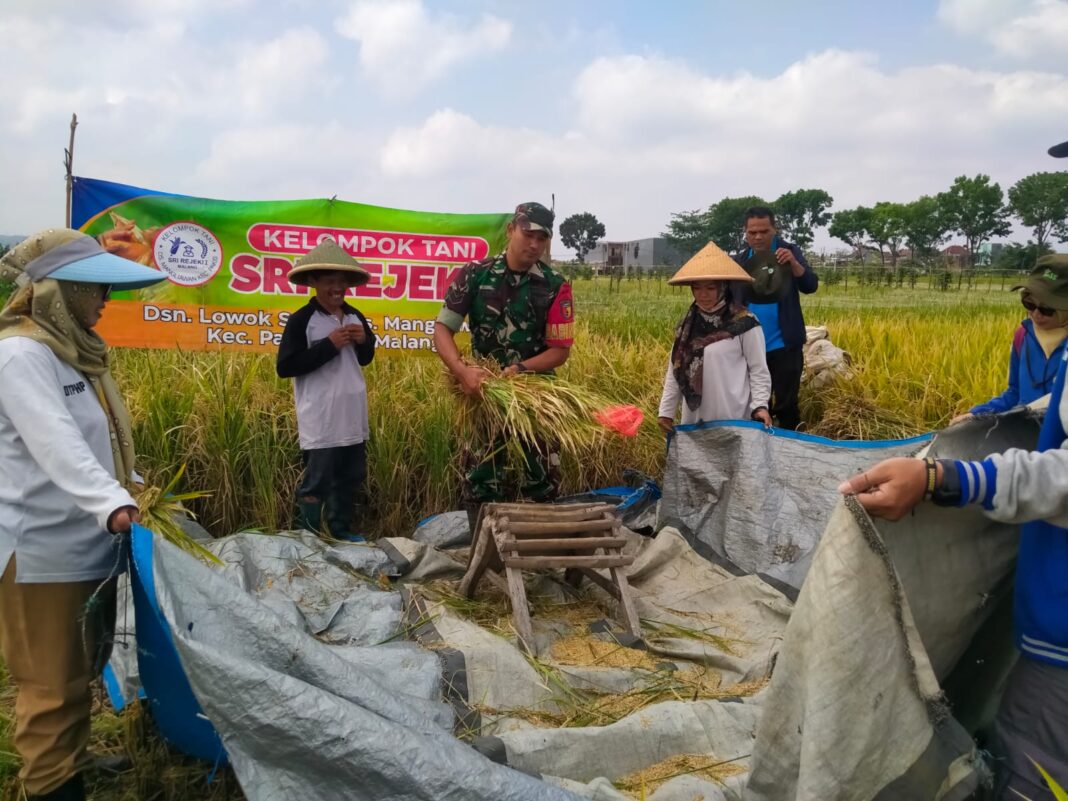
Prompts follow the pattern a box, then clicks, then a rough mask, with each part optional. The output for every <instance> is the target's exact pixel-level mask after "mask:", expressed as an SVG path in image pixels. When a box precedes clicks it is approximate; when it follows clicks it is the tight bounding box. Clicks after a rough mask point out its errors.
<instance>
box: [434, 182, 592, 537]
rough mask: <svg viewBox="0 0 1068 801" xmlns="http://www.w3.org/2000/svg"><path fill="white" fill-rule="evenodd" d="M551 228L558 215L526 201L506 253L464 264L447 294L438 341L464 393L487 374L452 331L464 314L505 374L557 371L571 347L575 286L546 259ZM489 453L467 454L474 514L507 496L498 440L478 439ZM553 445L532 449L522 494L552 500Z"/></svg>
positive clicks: (468, 499) (478, 348)
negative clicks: (464, 354)
mask: <svg viewBox="0 0 1068 801" xmlns="http://www.w3.org/2000/svg"><path fill="white" fill-rule="evenodd" d="M552 230H553V212H551V211H550V210H549V209H547V208H545V206H543V205H541V204H540V203H522V204H520V205H519V206H517V207H516V210H515V216H514V217H513V218H512V221H511V222H510V223H509V224H508V246H507V249H506V250H505V252H504V253H501V254H500V255H498V256H491V257H490V258H487V259H483V260H482V261H475V262H471V263H469V264H466V265H464V267H463V268H462V269H461V270H460V271H459V272H458V273H457V275H456V277H455V278H454V279H453V281H452V284H451V285H450V286H449V289H448V291H447V292H446V294H445V305H444V306H443V307H442V309H441V312H440V313H439V314H438V317H437V323H438V324H437V326H435V329H434V344H435V346H436V348H437V351H438V355H439V356H440V357H441V360H442V361H443V362H445V365H446V366H447V367H448V368H449V370H450V371H452V373H453V375H455V376H456V379H457V380H458V381H459V383H460V387H461V388H462V389H463V391H464V392H465V393H467V394H469V395H474V394H477V393H478V392H480V391H481V390H480V387H481V384H482V381H483V379H484V378H485V377H486V376H487V375H488V373H487V372H486V371H485V370H483V369H481V368H479V367H475V366H472V365H469V364H465V363H464V361H463V359H462V358H461V356H460V351H459V349H458V348H457V346H456V341H455V338H454V335H455V333H456V332H457V331H459V330H460V327H461V325H462V324H463V321H464V317H467V318H468V321H469V327H470V329H471V350H472V351H473V353H474V355H475V356H479V357H482V358H490V359H493V360H494V361H495V362H497V364H499V365H500V366H501V367H503V368H505V369H504V374H505V375H515V374H516V373H523V372H539V373H552V371H553V369H554V368H556V367H559V366H560V365H561V364H563V363H564V362H565V361H567V357H568V355H569V353H570V350H571V343H572V341H573V340H572V328H573V323H574V306H573V301H572V297H571V285H570V284H568V283H567V281H565V280H564V277H563V276H562V275H560V273H558V272H556V271H555V270H553V269H552V268H551V267H549V265H548V264H546V263H545V262H544V261H543V260H542V257H543V255H544V254H545V252H546V250H547V245H548V243H549V239H550V237H551V236H552ZM480 445H482V446H483V448H484V450H482V451H481V452H480V453H477V454H476V453H474V452H471V451H470V450H469V452H468V453H467V454H465V459H464V461H465V468H466V481H465V485H464V503H465V506H466V507H467V509H468V512H469V514H471V516H472V517H474V516H475V514H477V509H478V506H479V505H481V504H483V503H488V502H492V501H501V500H504V498H505V490H504V486H503V482H502V479H503V476H502V475H501V473H502V469H501V468H502V464H501V459H500V454H499V452H500V447H499V445H500V443H480ZM550 450H551V449H550V448H547V447H545V448H541V449H532V450H530V451H528V452H527V458H526V469H525V470H524V473H525V475H524V476H523V483H522V486H521V487H520V493H521V494H522V496H523V497H524V498H528V499H530V500H534V501H550V500H552V499H553V498H555V497H556V494H557V490H558V485H557V476H556V470H555V465H556V463H558V461H559V458H558V456H557V454H555V453H550Z"/></svg>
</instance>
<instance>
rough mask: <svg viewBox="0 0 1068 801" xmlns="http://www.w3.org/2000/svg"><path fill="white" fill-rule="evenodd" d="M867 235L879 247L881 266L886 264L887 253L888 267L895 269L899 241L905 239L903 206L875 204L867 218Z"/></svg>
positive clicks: (899, 246)
mask: <svg viewBox="0 0 1068 801" xmlns="http://www.w3.org/2000/svg"><path fill="white" fill-rule="evenodd" d="M867 233H868V237H869V238H870V239H871V241H872V242H874V243H875V244H877V245H878V246H879V257H880V258H881V259H882V262H883V264H884V265H885V264H886V256H885V252H888V253H889V254H890V267H891V268H893V267H895V266H896V265H897V256H898V253H899V252H900V251H901V241H902V240H903V239H904V238H905V205H904V204H903V203H887V202H886V201H882V202H880V203H876V204H875V205H874V206H873V207H872V210H871V215H869V217H868V224H867ZM884 249H885V252H884Z"/></svg>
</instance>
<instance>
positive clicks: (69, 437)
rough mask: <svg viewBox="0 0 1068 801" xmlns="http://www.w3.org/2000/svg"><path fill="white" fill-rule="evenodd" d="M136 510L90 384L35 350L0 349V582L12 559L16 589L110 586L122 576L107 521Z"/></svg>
mask: <svg viewBox="0 0 1068 801" xmlns="http://www.w3.org/2000/svg"><path fill="white" fill-rule="evenodd" d="M134 505H135V504H134V500H133V498H132V497H130V494H129V493H128V492H127V491H126V490H125V489H124V488H123V487H122V486H121V485H120V484H119V482H118V481H116V480H115V467H114V458H113V457H112V454H111V432H110V429H109V428H108V423H107V418H106V416H105V414H104V410H103V407H101V405H100V400H99V399H98V398H97V395H96V392H95V391H94V390H93V388H92V386H91V385H90V384H89V381H88V379H86V377H85V376H84V375H83V374H82V373H80V372H78V371H77V370H75V369H74V368H73V367H71V366H70V365H68V364H66V363H65V362H62V361H60V360H59V359H58V358H56V355H55V354H54V353H53V352H52V350H51V349H50V348H48V347H47V346H46V345H43V344H41V343H40V342H37V341H35V340H32V339H29V338H27V337H10V338H8V339H0V573H2V572H3V571H4V570H6V569H7V565H8V562H9V561H10V559H11V556H12V555H14V556H15V557H16V559H15V565H16V570H17V573H16V580H17V581H19V582H25V583H53V582H73V581H90V580H94V579H102V578H105V577H107V576H108V575H110V574H111V573H112V572H115V571H116V570H117V569H121V567H119V568H116V564H117V557H118V551H117V548H116V542H115V538H114V537H113V536H112V535H111V534H109V533H108V532H107V521H108V517H109V516H110V515H111V513H112V512H113V511H115V510H116V509H118V508H119V507H121V506H134Z"/></svg>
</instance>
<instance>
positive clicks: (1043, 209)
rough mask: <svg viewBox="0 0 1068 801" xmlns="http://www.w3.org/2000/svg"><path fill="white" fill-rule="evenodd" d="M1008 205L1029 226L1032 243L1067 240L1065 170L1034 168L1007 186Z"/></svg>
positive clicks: (1066, 177) (1067, 213)
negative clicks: (1034, 171) (1033, 235)
mask: <svg viewBox="0 0 1068 801" xmlns="http://www.w3.org/2000/svg"><path fill="white" fill-rule="evenodd" d="M1009 207H1010V208H1011V209H1012V213H1013V214H1015V215H1016V216H1017V217H1019V218H1020V222H1022V223H1023V224H1024V225H1026V226H1027V227H1028V228H1031V229H1032V230H1033V231H1034V234H1035V244H1036V245H1037V246H1038V247H1040V248H1041V247H1042V246H1043V245H1045V244H1046V242H1047V240H1049V239H1050V238H1051V237H1056V238H1057V239H1059V240H1061V241H1062V242H1063V241H1065V240H1068V172H1036V173H1035V174H1033V175H1028V176H1027V177H1026V178H1021V179H1020V180H1019V181H1017V182H1016V183H1015V184H1014V185H1013V186H1012V187H1011V188H1010V189H1009Z"/></svg>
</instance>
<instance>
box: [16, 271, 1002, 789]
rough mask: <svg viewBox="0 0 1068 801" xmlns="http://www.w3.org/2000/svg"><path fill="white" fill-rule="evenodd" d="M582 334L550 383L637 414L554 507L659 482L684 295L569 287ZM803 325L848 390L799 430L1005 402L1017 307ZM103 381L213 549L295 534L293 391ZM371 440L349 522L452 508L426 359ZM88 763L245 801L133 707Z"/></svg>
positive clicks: (184, 360) (259, 369) (450, 425)
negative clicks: (119, 394)
mask: <svg viewBox="0 0 1068 801" xmlns="http://www.w3.org/2000/svg"><path fill="white" fill-rule="evenodd" d="M575 292H576V306H577V314H578V320H579V324H578V336H577V341H576V346H575V348H574V350H573V353H572V357H571V359H570V361H569V362H568V363H567V364H566V365H565V366H564V367H563V368H562V369H561V370H560V371H559V372H560V374H561V376H562V377H564V378H566V379H567V380H568V381H570V382H573V383H575V384H581V385H584V386H586V387H588V388H589V389H590V390H592V391H593V392H596V393H597V394H598V395H600V396H603V397H605V398H608V399H610V400H611V401H613V402H615V403H628V404H634V405H636V406H638V407H639V408H641V409H643V410H644V411H645V413H646V420H645V422H644V423H643V425H642V427H641V429H640V431H639V433H638V435H637V436H636V437H633V438H629V439H624V438H619V437H609V438H605V439H604V440H603V441H602V442H601V443H600V444H599V445H596V446H592V447H590V448H589V449H588V450H587V451H586V452H583V453H570V454H564V461H563V478H564V491H565V492H578V491H581V490H584V489H588V488H591V487H597V486H605V485H613V484H618V483H620V480H621V475H622V471H623V469H624V468H627V467H630V468H636V469H638V470H640V471H642V472H644V473H646V474H649V475H651V476H653V477H655V478H657V479H659V478H660V475H661V472H662V469H663V460H664V443H663V438H662V437H661V435H660V434H659V433H658V430H657V428H656V420H655V416H656V408H657V405H658V401H659V397H660V391H661V387H662V384H663V378H664V371H665V368H666V366H667V358H668V351H669V348H670V345H671V341H672V336H673V328H674V325H675V323H676V321H677V320H678V319H679V317H680V316H681V315H682V313H683V311H684V310H685V308H686V306H687V304H688V303H689V295H688V293H686V292H685V291H684V290H680V289H675V288H671V287H668V286H667V284H666V283H664V282H663V281H656V280H645V281H624V282H622V283H620V284H615V285H610V284H609V282H608V281H607V280H605V279H600V280H598V281H591V280H580V281H578V282H576V285H575ZM803 304H804V308H805V315H806V319H807V322H808V323H809V324H810V325H814V324H820V325H826V326H827V327H828V329H829V331H830V335H831V339H832V340H833V341H834V342H835V344H837V345H839V346H840V347H842V348H844V349H846V350H847V351H848V352H849V353H850V354H851V355H852V357H853V360H854V366H855V367H856V370H857V375H856V377H855V378H853V379H852V380H849V381H841V382H838V383H836V384H834V385H832V386H830V387H827V388H825V389H823V390H820V391H819V392H810V391H803V394H802V414H803V417H804V419H805V422H806V424H807V425H808V427H809V431H811V432H813V433H818V434H825V435H828V436H833V437H839V438H869V439H870V438H883V437H893V436H908V435H912V434H916V433H920V432H923V431H927V430H930V429H932V428H936V427H939V426H941V425H944V424H945V423H946V422H947V421H948V420H949V419H950V417H952V416H953V415H954V414H956V413H957V412H959V411H962V410H964V409H965V408H967V407H968V406H970V405H972V404H974V403H977V402H979V401H981V400H985V399H987V398H989V397H990V396H991V395H993V394H995V393H997V392H1000V391H1001V390H1002V389H1003V387H1004V382H1005V375H1006V369H1007V357H1008V350H1009V344H1010V341H1011V337H1012V333H1013V330H1014V328H1015V326H1016V325H1017V324H1018V322H1019V320H1020V319H1021V317H1022V314H1023V311H1022V309H1021V307H1020V305H1019V302H1018V299H1017V297H1016V295H1015V294H1013V293H1009V292H1002V291H996V288H991V291H975V292H953V293H945V292H939V291H932V290H925V289H922V288H916V289H908V288H903V289H888V288H883V287H869V286H850V287H848V288H846V287H842V286H830V287H823V288H821V290H820V292H819V293H818V294H816V295H814V296H810V297H806V298H803ZM114 366H115V373H116V377H117V379H118V382H119V385H120V386H121V387H122V389H123V391H124V393H125V395H126V397H127V400H128V404H129V408H130V412H131V415H132V417H133V420H134V424H135V436H136V440H137V447H138V454H139V461H140V465H141V467H142V468H143V472H144V473H145V475H146V477H147V478H148V479H149V482H150V483H152V484H155V485H157V486H161V487H163V486H167V485H168V484H169V482H170V480H171V479H172V478H173V477H174V476H175V475H176V474H177V473H178V472H179V471H180V470H181V468H182V466H183V465H184V466H185V472H184V474H183V475H182V477H181V481H180V484H179V486H178V488H177V489H178V490H179V491H185V492H189V491H207V492H210V493H211V494H210V496H208V497H206V498H201V499H197V500H194V501H192V502H191V504H190V505H191V506H192V507H193V509H194V510H195V511H196V513H197V514H198V516H199V519H200V521H201V522H202V523H203V524H204V525H205V526H206V527H207V528H208V529H209V530H210V531H211V532H212V533H213V534H215V535H216V536H222V535H225V534H229V533H231V532H234V531H237V530H241V529H245V528H259V529H263V530H276V529H282V528H286V527H288V526H289V525H291V522H292V516H293V511H294V509H293V499H294V488H295V486H296V483H297V480H298V477H299V473H300V458H299V451H298V449H297V436H296V426H295V420H294V414H293V403H292V396H291V387H290V385H289V382H288V381H282V380H280V379H278V378H277V377H276V376H275V373H274V362H273V358H271V357H270V356H263V355H244V354H234V353H179V352H175V351H138V350H124V351H117V352H115V354H114ZM366 375H367V383H368V388H369V395H370V408H371V429H372V439H371V440H370V442H369V444H368V469H369V475H368V480H367V487H366V497H365V498H364V499H363V502H362V512H361V520H362V522H363V527H364V530H366V531H367V532H368V533H369V534H371V535H372V536H405V535H407V534H409V533H410V532H411V530H412V528H413V526H414V524H415V523H416V522H417V521H418V520H419V519H421V518H422V517H425V516H427V515H429V514H432V513H435V512H440V511H443V510H446V509H452V508H456V507H457V505H458V501H459V487H460V476H459V473H458V468H457V459H456V456H457V454H458V452H459V448H460V446H461V442H460V435H459V434H458V426H457V419H458V415H459V407H458V402H457V399H456V398H455V396H454V395H453V394H452V392H451V391H450V389H449V387H448V385H447V382H446V381H445V378H444V374H443V371H442V368H441V366H440V363H439V361H438V360H437V359H436V358H435V357H433V355H430V356H427V355H410V356H409V355H403V356H396V355H385V354H383V355H382V356H380V357H379V358H377V359H376V360H375V362H374V363H373V364H372V365H371V366H370V367H369V368H368V369H367V371H366ZM13 700H14V699H13V697H12V692H11V688H10V687H9V686H8V685H7V684H6V681H5V679H4V676H3V673H2V666H0V801H12V800H13V799H16V798H19V797H20V795H19V790H18V788H17V782H16V780H15V774H16V771H17V769H18V759H17V757H16V756H15V755H14V749H13V747H12V744H11V735H12V732H13ZM94 747H95V748H96V749H97V750H100V751H105V752H111V753H118V752H126V753H128V754H129V755H130V756H131V757H132V758H133V762H134V768H133V769H132V770H130V771H128V772H126V773H124V774H121V775H119V776H117V777H112V778H98V779H94V780H93V781H92V782H91V787H92V791H93V792H92V795H91V797H92V798H95V799H100V800H103V799H107V801H117V800H118V799H145V801H151V800H153V799H191V800H192V801H195V800H196V799H212V800H213V801H215V800H220V801H221V799H229V798H240V797H241V796H240V791H239V790H238V789H237V788H236V785H235V783H234V781H233V779H232V777H226V776H224V777H223V780H221V781H216V782H215V783H213V784H211V785H208V784H207V782H206V777H207V775H208V772H209V768H208V767H205V766H203V765H199V764H195V763H189V762H187V761H184V760H181V759H179V758H177V757H174V756H171V755H169V754H167V752H166V750H165V748H164V746H162V745H161V744H160V743H159V741H158V739H157V738H155V737H154V735H152V734H151V726H150V723H149V722H147V721H146V720H145V719H144V717H143V716H142V715H140V713H139V712H138V711H137V709H136V708H134V709H133V710H132V711H130V712H127V713H126V714H124V715H123V716H121V717H119V716H116V715H114V714H111V713H110V712H106V711H104V710H101V713H100V714H98V715H97V717H96V720H95V722H94Z"/></svg>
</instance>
